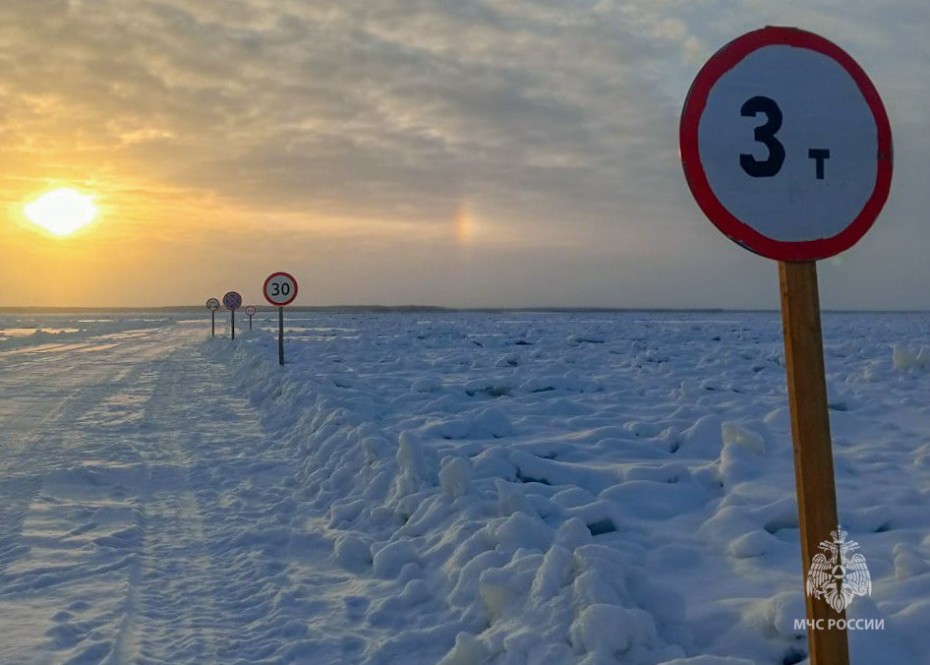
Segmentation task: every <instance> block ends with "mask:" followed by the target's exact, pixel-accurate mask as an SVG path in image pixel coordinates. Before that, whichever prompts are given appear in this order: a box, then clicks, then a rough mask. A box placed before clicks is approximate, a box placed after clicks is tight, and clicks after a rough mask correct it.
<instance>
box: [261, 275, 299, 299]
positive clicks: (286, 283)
mask: <svg viewBox="0 0 930 665" xmlns="http://www.w3.org/2000/svg"><path fill="white" fill-rule="evenodd" d="M262 290H263V292H264V294H265V300H267V301H268V302H270V303H271V304H272V305H275V306H277V307H284V306H285V305H287V304H289V303H291V302H292V301H293V300H294V298H296V297H297V280H296V279H294V277H293V275H290V274H288V273H286V272H276V273H272V274H271V275H269V276H268V279H266V280H265V285H264V286H263V287H262Z"/></svg>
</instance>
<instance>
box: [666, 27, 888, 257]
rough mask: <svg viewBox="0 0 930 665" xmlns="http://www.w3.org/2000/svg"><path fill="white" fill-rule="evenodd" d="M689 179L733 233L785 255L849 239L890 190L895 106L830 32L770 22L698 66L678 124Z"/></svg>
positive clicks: (830, 249) (769, 253) (828, 252)
mask: <svg viewBox="0 0 930 665" xmlns="http://www.w3.org/2000/svg"><path fill="white" fill-rule="evenodd" d="M679 138H680V148H681V160H682V164H683V166H684V171H685V177H686V178H687V181H688V185H689V186H690V187H691V191H692V192H693V193H694V197H695V198H696V199H697V202H698V205H699V206H700V207H701V209H702V210H703V211H704V213H705V214H706V215H707V216H708V217H709V218H710V221H711V222H713V223H714V225H715V226H716V227H717V228H718V229H720V231H722V232H723V233H724V234H725V235H726V236H727V237H729V238H730V239H731V240H733V241H734V242H736V243H738V244H740V245H742V246H743V247H745V248H746V249H749V250H751V251H753V252H756V253H757V254H761V255H762V256H766V257H768V258H770V259H777V260H779V261H815V260H818V259H824V258H827V257H830V256H833V255H834V254H838V253H840V252H842V251H844V250H846V249H849V248H850V247H852V246H853V245H854V244H855V243H856V242H857V241H858V240H859V239H860V238H861V237H862V236H863V235H864V234H865V233H866V232H867V231H868V230H869V228H871V226H872V223H873V222H874V221H875V218H876V217H877V216H878V213H879V212H880V211H881V209H882V206H883V205H884V204H885V201H886V199H887V198H888V192H889V189H890V186H891V171H892V142H891V126H890V124H889V122H888V115H887V113H886V112H885V107H884V105H883V104H882V100H881V98H880V97H879V94H878V91H877V90H876V89H875V86H874V85H873V84H872V82H871V81H870V80H869V77H868V75H867V74H866V73H865V72H864V71H863V70H862V68H861V67H860V66H859V65H858V64H857V63H856V61H855V60H853V59H852V57H851V56H849V54H847V53H846V52H845V51H843V50H842V49H841V48H840V47H839V46H837V45H836V44H834V43H833V42H830V41H828V40H827V39H824V38H823V37H820V36H819V35H815V34H813V33H810V32H806V31H803V30H798V29H796V28H776V27H768V28H763V29H761V30H756V31H753V32H750V33H747V34H745V35H743V36H741V37H738V38H737V39H735V40H733V41H732V42H730V43H729V44H727V45H725V46H724V47H723V48H721V49H720V50H719V51H717V53H715V54H714V55H713V56H712V57H711V58H710V60H708V61H707V64H705V65H704V67H703V69H701V71H700V72H699V73H698V75H697V77H696V78H695V79H694V83H693V84H692V85H691V90H690V91H689V93H688V97H687V99H686V100H685V105H684V109H683V111H682V115H681V125H680V136H679Z"/></svg>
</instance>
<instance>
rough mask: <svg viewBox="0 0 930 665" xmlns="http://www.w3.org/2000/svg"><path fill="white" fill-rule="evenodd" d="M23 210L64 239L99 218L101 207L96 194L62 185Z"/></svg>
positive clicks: (31, 220)
mask: <svg viewBox="0 0 930 665" xmlns="http://www.w3.org/2000/svg"><path fill="white" fill-rule="evenodd" d="M23 212H24V213H25V214H26V218H27V219H29V221H30V222H32V223H33V224H35V225H36V226H40V227H42V228H43V229H45V230H46V231H48V232H49V233H51V234H52V235H55V236H58V237H59V238H63V237H65V236H68V235H71V234H72V233H74V232H75V231H77V230H78V229H80V228H82V227H84V226H87V225H88V224H90V223H91V222H92V221H93V220H94V218H95V217H97V206H95V205H94V199H93V197H92V196H89V195H87V194H81V193H80V192H78V191H76V190H74V189H69V188H62V189H55V190H52V191H50V192H46V193H45V194H42V195H41V196H40V197H38V198H37V199H35V200H34V201H32V202H30V203H27V204H26V205H25V206H23Z"/></svg>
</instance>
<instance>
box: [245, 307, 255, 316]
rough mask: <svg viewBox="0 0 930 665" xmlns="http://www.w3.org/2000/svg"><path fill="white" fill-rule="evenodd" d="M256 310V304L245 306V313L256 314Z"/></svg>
mask: <svg viewBox="0 0 930 665" xmlns="http://www.w3.org/2000/svg"><path fill="white" fill-rule="evenodd" d="M256 311H257V310H256V309H255V305H249V306H248V307H246V308H245V313H246V314H247V315H248V316H254V315H255V312H256Z"/></svg>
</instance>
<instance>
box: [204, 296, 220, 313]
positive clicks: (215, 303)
mask: <svg viewBox="0 0 930 665" xmlns="http://www.w3.org/2000/svg"><path fill="white" fill-rule="evenodd" d="M219 308H220V301H219V300H217V299H216V298H210V299H209V300H207V309H209V310H210V311H211V312H215V311H216V310H218V309H219Z"/></svg>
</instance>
